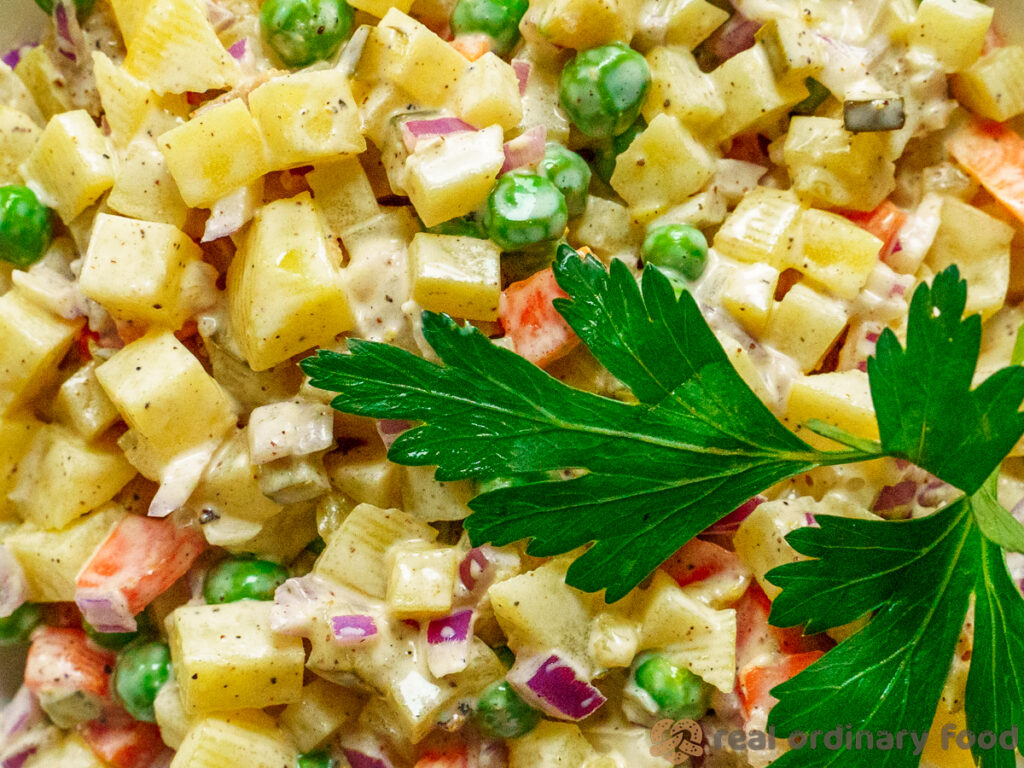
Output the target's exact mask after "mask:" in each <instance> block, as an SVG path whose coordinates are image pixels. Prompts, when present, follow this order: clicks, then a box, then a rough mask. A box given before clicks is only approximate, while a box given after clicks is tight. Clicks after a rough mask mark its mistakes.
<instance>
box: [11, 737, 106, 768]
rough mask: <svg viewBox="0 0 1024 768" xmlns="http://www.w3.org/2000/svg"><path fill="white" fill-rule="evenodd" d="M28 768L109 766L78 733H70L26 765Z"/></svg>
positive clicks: (93, 767)
mask: <svg viewBox="0 0 1024 768" xmlns="http://www.w3.org/2000/svg"><path fill="white" fill-rule="evenodd" d="M26 765H27V766H28V768H41V766H44V765H45V766H46V768H106V766H107V764H106V763H104V762H103V761H102V760H100V758H99V757H97V756H96V753H95V752H94V751H93V750H92V749H91V748H90V747H89V745H88V744H86V743H85V740H84V739H83V738H82V737H81V736H79V735H78V734H77V733H70V734H68V736H67V737H66V738H64V739H63V741H61V742H60V743H59V744H56V745H55V746H52V747H50V748H49V749H43V750H41V751H40V752H39V753H37V754H36V755H35V756H33V757H32V758H30V759H29V761H28V762H27V763H26Z"/></svg>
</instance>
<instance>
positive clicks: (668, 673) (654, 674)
mask: <svg viewBox="0 0 1024 768" xmlns="http://www.w3.org/2000/svg"><path fill="white" fill-rule="evenodd" d="M633 679H634V680H635V682H636V685H637V686H638V687H639V688H640V689H641V690H642V691H643V692H644V693H646V694H647V695H648V696H650V697H651V699H652V700H653V701H654V703H655V704H657V705H658V715H660V716H663V717H671V718H672V719H674V720H678V719H680V718H689V719H691V720H698V719H700V718H701V717H703V716H704V715H705V714H706V713H707V709H708V701H709V699H710V697H711V686H709V685H708V684H707V683H705V682H704V681H703V680H701V679H700V678H699V677H698V676H697V675H695V674H693V672H691V671H690V670H688V669H686V668H684V667H677V666H676V665H675V664H673V663H672V662H671V661H669V660H668V659H667V658H665V656H662V655H661V654H657V653H654V654H648V655H645V656H643V657H641V658H640V659H639V660H638V661H637V663H636V665H635V668H634V670H633Z"/></svg>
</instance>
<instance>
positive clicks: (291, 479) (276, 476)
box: [250, 425, 331, 505]
mask: <svg viewBox="0 0 1024 768" xmlns="http://www.w3.org/2000/svg"><path fill="white" fill-rule="evenodd" d="M251 426H252V425H250V427H251ZM258 474H259V481H260V490H261V491H263V495H264V496H266V497H267V498H269V499H272V500H274V501H276V502H277V503H278V504H285V505H288V504H299V503H301V502H304V501H311V500H312V499H315V498H317V497H318V496H323V495H324V494H325V493H327V492H328V491H329V490H331V481H330V480H329V479H328V477H327V472H326V471H325V470H324V462H323V457H322V456H320V455H312V456H286V457H284V458H283V459H277V460H276V461H272V462H270V463H269V464H261V465H260V466H259V469H258Z"/></svg>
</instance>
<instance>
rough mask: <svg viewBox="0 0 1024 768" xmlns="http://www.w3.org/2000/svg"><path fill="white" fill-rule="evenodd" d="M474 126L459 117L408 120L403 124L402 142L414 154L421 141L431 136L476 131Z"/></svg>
mask: <svg viewBox="0 0 1024 768" xmlns="http://www.w3.org/2000/svg"><path fill="white" fill-rule="evenodd" d="M475 130H476V128H474V127H473V126H472V125H470V124H469V123H467V122H466V121H465V120H460V119H459V118H457V117H433V118H430V119H428V120H406V121H405V122H404V123H402V141H403V142H404V143H405V148H406V149H407V150H408V151H410V152H412V151H413V150H414V149H416V144H417V143H418V142H419V140H420V139H426V138H429V137H431V136H447V135H448V134H450V133H462V132H463V131H475Z"/></svg>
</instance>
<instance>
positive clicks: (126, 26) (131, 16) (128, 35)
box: [110, 0, 149, 45]
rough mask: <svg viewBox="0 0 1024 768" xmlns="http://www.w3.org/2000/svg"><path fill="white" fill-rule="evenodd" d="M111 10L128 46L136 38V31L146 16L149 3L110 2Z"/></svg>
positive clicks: (134, 0)
mask: <svg viewBox="0 0 1024 768" xmlns="http://www.w3.org/2000/svg"><path fill="white" fill-rule="evenodd" d="M110 8H111V10H113V12H114V18H115V20H116V21H117V26H118V27H119V28H120V30H121V38H122V39H123V40H124V42H125V44H126V45H127V44H128V43H129V42H130V41H131V40H132V39H133V38H134V36H135V30H136V29H137V28H138V26H139V24H140V23H141V22H142V18H143V17H144V16H145V15H146V11H147V10H148V8H149V3H146V2H143V3H140V2H137V0H110Z"/></svg>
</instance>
